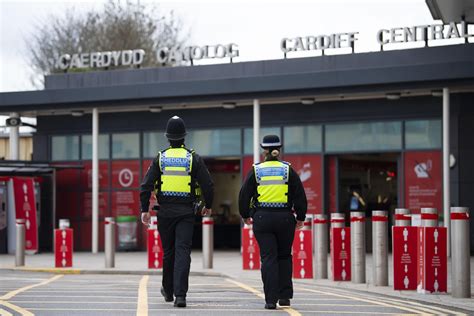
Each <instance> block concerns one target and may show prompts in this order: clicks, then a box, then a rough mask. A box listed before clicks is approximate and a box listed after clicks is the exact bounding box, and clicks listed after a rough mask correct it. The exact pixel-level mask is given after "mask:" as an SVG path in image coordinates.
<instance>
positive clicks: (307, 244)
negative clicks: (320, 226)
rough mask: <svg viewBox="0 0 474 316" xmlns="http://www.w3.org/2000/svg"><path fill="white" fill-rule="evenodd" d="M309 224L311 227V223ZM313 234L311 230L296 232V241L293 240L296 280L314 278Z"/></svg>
mask: <svg viewBox="0 0 474 316" xmlns="http://www.w3.org/2000/svg"><path fill="white" fill-rule="evenodd" d="M305 224H306V222H305ZM308 224H309V227H311V222H309V223H308ZM305 227H306V226H305ZM311 233H312V230H311V229H302V230H297V231H295V239H294V240H293V277H294V278H295V279H312V278H313V239H312V234H311Z"/></svg>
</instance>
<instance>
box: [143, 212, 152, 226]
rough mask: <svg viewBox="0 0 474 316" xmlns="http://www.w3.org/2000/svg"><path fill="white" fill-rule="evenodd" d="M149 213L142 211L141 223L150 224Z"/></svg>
mask: <svg viewBox="0 0 474 316" xmlns="http://www.w3.org/2000/svg"><path fill="white" fill-rule="evenodd" d="M150 219H151V218H150V213H148V212H142V223H143V224H144V225H147V226H149V225H150Z"/></svg>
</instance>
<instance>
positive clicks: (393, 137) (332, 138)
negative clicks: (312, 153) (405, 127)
mask: <svg viewBox="0 0 474 316" xmlns="http://www.w3.org/2000/svg"><path fill="white" fill-rule="evenodd" d="M401 127H402V124H401V122H379V123H355V124H330V125H326V133H325V135H326V151H368V150H392V149H393V150H399V149H401V147H402V132H401V129H402V128H401Z"/></svg>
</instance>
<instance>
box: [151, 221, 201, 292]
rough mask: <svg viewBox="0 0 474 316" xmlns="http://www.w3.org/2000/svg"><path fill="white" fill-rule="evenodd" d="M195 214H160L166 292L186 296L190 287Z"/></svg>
mask: <svg viewBox="0 0 474 316" xmlns="http://www.w3.org/2000/svg"><path fill="white" fill-rule="evenodd" d="M193 229H194V214H189V215H182V216H177V217H164V216H159V213H158V231H159V233H160V237H161V243H162V245H163V252H164V255H163V279H162V285H163V288H164V289H165V292H166V293H169V294H171V293H173V294H174V295H175V296H183V297H186V293H187V292H188V287H189V281H188V279H189V269H190V266H191V246H192V241H193Z"/></svg>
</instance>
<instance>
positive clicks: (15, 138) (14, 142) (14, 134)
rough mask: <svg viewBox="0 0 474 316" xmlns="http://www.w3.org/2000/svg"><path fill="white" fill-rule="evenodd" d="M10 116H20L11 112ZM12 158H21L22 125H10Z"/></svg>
mask: <svg viewBox="0 0 474 316" xmlns="http://www.w3.org/2000/svg"><path fill="white" fill-rule="evenodd" d="M10 118H18V119H19V118H20V115H19V114H18V113H15V112H14V113H10ZM9 142H10V160H19V159H20V127H19V126H14V127H13V126H12V127H10V140H9Z"/></svg>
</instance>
